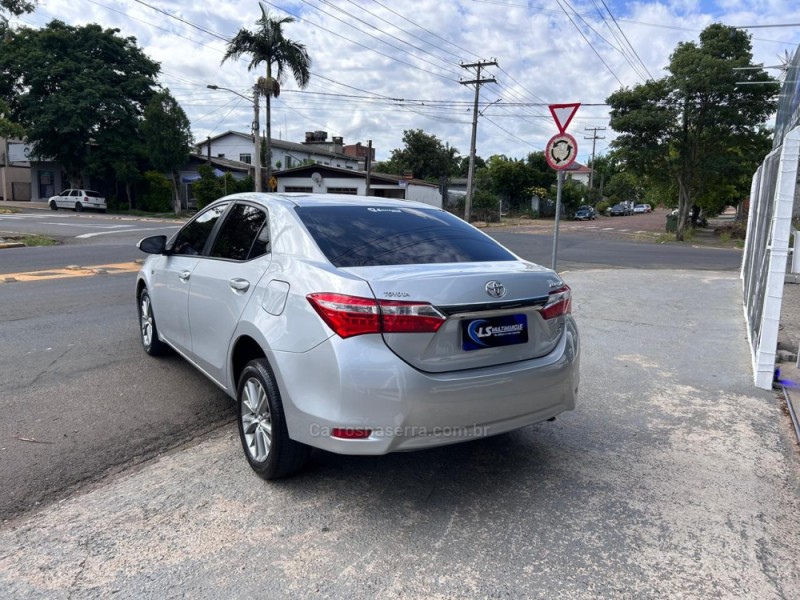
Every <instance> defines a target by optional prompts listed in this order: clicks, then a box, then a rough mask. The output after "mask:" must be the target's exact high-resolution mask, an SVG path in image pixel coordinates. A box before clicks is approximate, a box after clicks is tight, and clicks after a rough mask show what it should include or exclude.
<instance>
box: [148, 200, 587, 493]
mask: <svg viewBox="0 0 800 600" xmlns="http://www.w3.org/2000/svg"><path fill="white" fill-rule="evenodd" d="M139 248H140V249H141V250H142V251H144V252H146V253H149V254H150V256H148V258H147V260H146V261H145V262H144V264H143V265H142V268H141V271H140V272H139V274H138V277H137V282H136V301H137V306H138V311H139V323H140V332H141V341H142V344H143V346H144V350H145V351H146V352H147V353H148V354H150V355H154V356H155V355H160V354H163V353H164V352H166V351H173V350H174V351H175V352H177V353H178V354H180V355H181V356H183V357H184V358H185V359H186V360H188V361H189V362H190V363H191V364H192V365H194V366H195V367H196V368H197V369H199V370H200V371H201V372H202V373H204V374H205V375H206V376H207V377H208V378H209V379H211V381H213V382H214V383H215V384H216V385H218V386H219V387H220V388H222V389H223V390H224V391H225V392H226V393H227V394H228V395H229V396H231V397H232V398H234V399H235V400H236V402H237V416H238V426H239V434H240V438H241V442H242V447H243V449H244V454H245V456H246V458H247V460H248V462H249V464H250V466H251V467H252V468H253V469H254V470H255V471H256V473H258V474H259V475H260V476H261V477H264V478H265V479H273V478H277V477H282V476H287V475H289V474H292V473H294V472H296V471H297V470H298V469H300V468H302V466H303V464H304V462H305V460H306V458H307V456H308V454H309V452H310V450H311V448H321V449H323V450H327V451H330V452H335V453H340V454H385V453H388V452H395V451H404V450H415V449H420V448H429V447H434V446H440V445H444V444H451V443H455V442H461V441H466V440H471V439H476V438H481V437H485V436H490V435H495V434H499V433H503V432H507V431H511V430H514V429H517V428H520V427H524V426H526V425H530V424H532V423H537V422H540V421H545V420H548V419H552V418H553V417H555V416H556V415H558V414H560V413H562V412H564V411H567V410H572V409H573V408H574V407H575V400H576V396H577V393H578V381H579V368H578V367H579V356H580V350H579V348H580V346H579V341H578V331H577V328H576V326H575V322H574V320H573V318H572V315H571V302H572V292H571V290H570V288H569V286H567V284H566V283H565V282H564V281H563V280H562V279H561V277H559V275H558V274H557V273H555V272H554V271H552V270H550V269H547V268H545V267H542V266H539V265H537V264H534V263H531V262H528V261H526V260H523V259H521V258H520V257H518V256H516V255H515V254H514V253H512V252H511V251H509V250H508V249H506V248H504V247H503V246H501V245H500V244H498V243H497V242H496V241H494V240H493V239H492V238H491V237H489V236H487V235H485V234H484V233H483V232H481V231H480V230H478V229H476V228H474V227H472V226H471V225H468V224H467V223H465V222H464V221H462V220H461V219H459V218H457V217H455V216H453V215H451V214H449V213H447V212H445V211H443V210H440V209H437V208H434V207H431V206H428V205H426V204H421V203H416V202H406V201H402V200H389V199H382V198H373V197H354V196H336V195H328V194H320V195H315V194H255V193H250V194H237V195H234V196H228V197H225V198H222V199H220V200H218V201H216V202H214V203H213V204H211V205H210V206H208V207H206V208H205V209H204V210H202V211H200V212H199V213H198V214H197V215H196V216H195V217H194V218H193V219H192V220H191V221H189V222H188V223H187V224H186V225H185V226H184V227H183V228H181V229H180V230H179V231H178V232H177V233H176V234H175V235H174V236H172V237H171V238H170V239H167V238H166V237H165V236H153V237H149V238H145V239H143V240H142V241H141V242H139Z"/></svg>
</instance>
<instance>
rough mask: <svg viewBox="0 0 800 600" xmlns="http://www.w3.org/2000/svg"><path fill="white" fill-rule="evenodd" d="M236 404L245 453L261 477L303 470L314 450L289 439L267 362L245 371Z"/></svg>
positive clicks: (259, 361) (254, 363)
mask: <svg viewBox="0 0 800 600" xmlns="http://www.w3.org/2000/svg"><path fill="white" fill-rule="evenodd" d="M236 403H237V409H238V410H237V419H236V420H237V422H238V424H239V439H240V440H241V442H242V449H243V450H244V455H245V457H246V458H247V462H248V463H250V467H251V468H252V469H253V471H255V472H256V473H257V474H258V476H259V477H261V478H262V479H267V480H270V479H279V478H281V477H287V476H289V475H293V474H295V473H297V472H298V471H299V470H300V469H302V468H303V466H304V465H305V463H306V461H307V459H308V455H309V454H310V453H311V448H310V447H309V446H307V445H305V444H301V443H299V442H295V441H294V440H292V439H291V438H289V431H288V429H287V427H286V415H285V413H284V411H283V403H282V402H281V394H280V390H279V389H278V383H277V381H276V379H275V375H273V373H272V368H271V367H270V365H269V363H268V362H267V361H266V359H263V358H261V359H257V360H251V361H250V362H249V363H247V365H246V366H245V368H244V369H243V370H242V374H241V376H240V377H239V385H238V387H237V393H236Z"/></svg>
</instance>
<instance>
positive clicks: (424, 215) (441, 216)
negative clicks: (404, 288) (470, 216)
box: [295, 206, 515, 267]
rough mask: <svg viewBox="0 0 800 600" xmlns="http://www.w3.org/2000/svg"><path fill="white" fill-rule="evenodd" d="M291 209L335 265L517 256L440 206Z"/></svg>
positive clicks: (477, 259)
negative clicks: (429, 207)
mask: <svg viewBox="0 0 800 600" xmlns="http://www.w3.org/2000/svg"><path fill="white" fill-rule="evenodd" d="M295 210H296V211H297V213H298V215H300V219H301V220H302V221H303V223H304V224H305V226H306V227H307V228H308V230H309V232H310V233H311V236H312V237H313V238H314V241H316V242H317V245H318V246H319V247H320V249H321V250H322V252H323V253H324V254H325V256H326V257H327V258H328V260H329V261H331V263H333V264H334V265H335V266H337V267H358V266H372V265H408V264H429V263H458V262H486V261H494V260H515V258H514V256H513V255H512V254H511V253H510V252H508V251H507V250H506V249H505V248H503V247H502V246H500V245H499V244H497V243H496V242H494V241H493V240H492V239H491V238H488V237H486V236H485V235H483V234H482V233H481V232H479V231H478V230H476V229H475V228H473V227H472V226H470V225H467V224H466V223H465V222H464V221H462V220H461V219H459V218H457V217H455V216H453V215H451V214H449V213H446V212H443V211H440V210H435V209H419V208H387V207H380V206H301V207H297V208H296V209H295Z"/></svg>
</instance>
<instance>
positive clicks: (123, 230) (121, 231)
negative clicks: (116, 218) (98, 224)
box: [75, 225, 180, 240]
mask: <svg viewBox="0 0 800 600" xmlns="http://www.w3.org/2000/svg"><path fill="white" fill-rule="evenodd" d="M178 227H180V225H174V226H172V227H147V228H145V229H117V230H116V231H98V232H97V233H84V234H81V235H76V236H75V237H76V238H79V239H84V240H85V239H87V238H92V237H96V236H98V235H108V234H110V233H128V232H131V231H159V230H161V229H177V228H178Z"/></svg>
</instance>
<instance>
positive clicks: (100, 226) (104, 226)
mask: <svg viewBox="0 0 800 600" xmlns="http://www.w3.org/2000/svg"><path fill="white" fill-rule="evenodd" d="M42 225H58V226H59V227H83V228H85V229H119V228H120V227H130V225H86V224H83V223H42Z"/></svg>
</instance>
